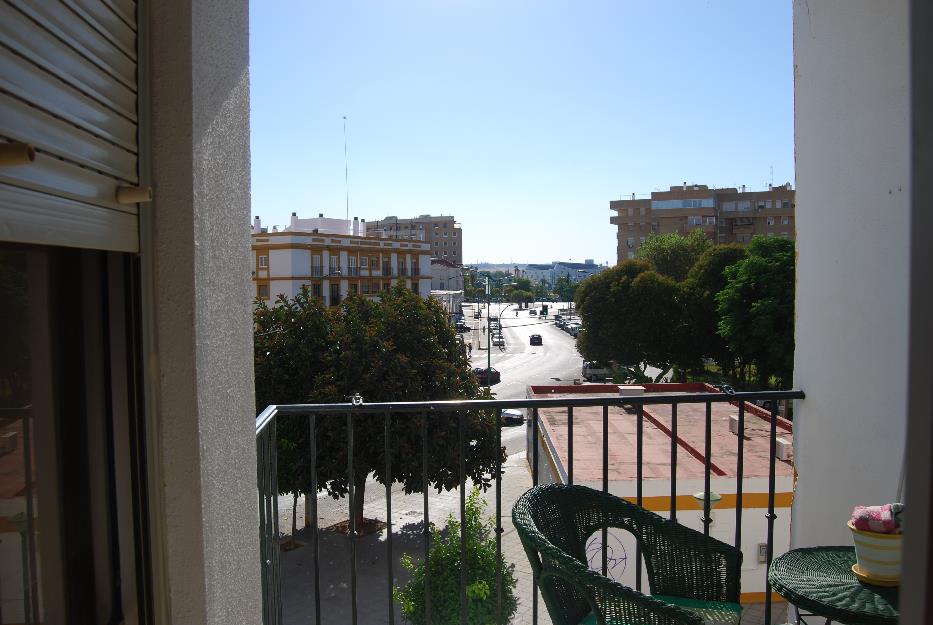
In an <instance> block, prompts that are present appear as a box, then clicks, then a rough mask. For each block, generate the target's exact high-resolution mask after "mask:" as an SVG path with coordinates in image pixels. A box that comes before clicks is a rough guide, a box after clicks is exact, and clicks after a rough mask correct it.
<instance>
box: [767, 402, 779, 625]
mask: <svg viewBox="0 0 933 625" xmlns="http://www.w3.org/2000/svg"><path fill="white" fill-rule="evenodd" d="M769 438H770V443H771V444H770V450H769V453H768V543H767V544H768V566H766V567H765V625H771V582H770V581H769V580H768V571H770V570H771V560H772V559H773V558H774V519H775V518H776V517H775V514H774V482H775V471H776V467H775V465H776V461H777V402H774V401H772V402H771V433H770V437H769Z"/></svg>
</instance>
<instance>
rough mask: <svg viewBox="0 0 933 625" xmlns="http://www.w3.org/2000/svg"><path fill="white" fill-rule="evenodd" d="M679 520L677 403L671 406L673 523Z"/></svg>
mask: <svg viewBox="0 0 933 625" xmlns="http://www.w3.org/2000/svg"><path fill="white" fill-rule="evenodd" d="M676 520H677V403H676V402H675V403H672V404H671V521H676Z"/></svg>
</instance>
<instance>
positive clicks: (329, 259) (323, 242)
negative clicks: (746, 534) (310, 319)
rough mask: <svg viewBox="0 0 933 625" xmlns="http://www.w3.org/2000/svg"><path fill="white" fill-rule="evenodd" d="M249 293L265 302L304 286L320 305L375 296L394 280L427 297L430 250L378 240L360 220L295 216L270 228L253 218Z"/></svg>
mask: <svg viewBox="0 0 933 625" xmlns="http://www.w3.org/2000/svg"><path fill="white" fill-rule="evenodd" d="M251 237H252V253H253V263H254V268H253V283H254V285H255V287H256V290H255V297H258V298H259V299H262V300H265V301H267V302H271V301H274V300H275V298H276V297H277V296H278V295H280V294H282V295H286V296H288V297H294V296H295V295H297V294H298V292H299V291H300V290H301V287H302V286H304V285H307V286H308V288H310V289H311V292H312V294H313V295H315V296H317V297H320V298H321V299H322V300H323V301H324V303H325V305H327V306H336V305H338V304H339V303H340V302H341V301H342V300H343V299H344V298H346V297H347V296H348V295H350V294H359V295H363V296H369V297H377V296H378V294H379V293H381V292H382V291H387V290H388V289H389V287H391V286H392V285H393V284H394V283H395V282H398V281H400V280H402V281H404V283H405V286H407V287H408V288H410V289H411V290H413V291H414V292H416V293H418V294H419V295H421V297H424V298H427V297H429V296H430V294H431V274H430V265H431V252H430V248H429V247H428V245H427V243H423V242H421V241H411V240H394V239H384V238H382V237H381V233H371V232H368V231H367V226H366V222H365V221H360V220H358V219H356V218H355V217H354V218H353V220H352V221H350V220H346V219H330V218H326V217H324V216H323V215H319V216H318V217H313V218H310V219H299V218H298V217H297V215H295V214H294V213H292V219H291V224H290V225H289V226H287V227H286V228H284V229H283V230H278V228H276V227H273V229H272V231H271V232H270V231H269V229H268V228H264V227H263V226H262V222H261V221H260V219H259V217H256V218H255V221H254V222H253V226H252V229H251Z"/></svg>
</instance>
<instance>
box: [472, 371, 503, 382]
mask: <svg viewBox="0 0 933 625" xmlns="http://www.w3.org/2000/svg"><path fill="white" fill-rule="evenodd" d="M473 373H475V374H476V377H477V378H479V383H480V384H482V385H483V386H492V385H493V384H498V383H499V382H500V381H501V379H502V375H501V374H500V373H499V371H498V370H496V369H492V368H490V369H488V370H487V369H484V368H483V367H477V368H476V369H473Z"/></svg>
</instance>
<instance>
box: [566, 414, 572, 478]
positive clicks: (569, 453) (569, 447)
mask: <svg viewBox="0 0 933 625" xmlns="http://www.w3.org/2000/svg"><path fill="white" fill-rule="evenodd" d="M567 483H568V484H573V406H567Z"/></svg>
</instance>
